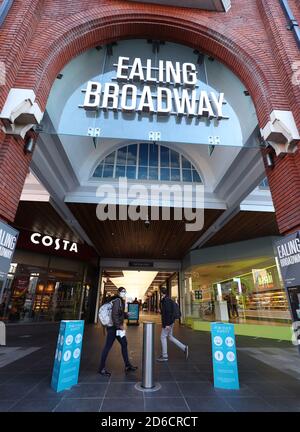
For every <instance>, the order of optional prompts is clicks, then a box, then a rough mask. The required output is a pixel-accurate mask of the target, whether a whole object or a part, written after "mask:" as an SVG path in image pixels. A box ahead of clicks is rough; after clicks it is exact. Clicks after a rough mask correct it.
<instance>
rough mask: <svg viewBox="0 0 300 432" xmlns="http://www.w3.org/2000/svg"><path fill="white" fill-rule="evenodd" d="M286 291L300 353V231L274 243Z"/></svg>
mask: <svg viewBox="0 0 300 432" xmlns="http://www.w3.org/2000/svg"><path fill="white" fill-rule="evenodd" d="M274 247H275V251H276V255H277V262H278V265H279V267H280V271H281V276H282V280H283V283H284V287H285V290H286V294H287V298H288V302H289V309H290V314H291V318H292V321H293V325H292V342H293V343H294V344H295V345H298V350H299V353H300V231H297V232H295V233H293V234H291V235H288V236H286V237H284V238H283V239H282V240H279V241H276V242H275V243H274Z"/></svg>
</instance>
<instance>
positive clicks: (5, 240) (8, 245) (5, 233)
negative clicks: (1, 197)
mask: <svg viewBox="0 0 300 432" xmlns="http://www.w3.org/2000/svg"><path fill="white" fill-rule="evenodd" d="M18 235H19V231H17V230H15V229H14V228H12V227H10V226H9V225H7V224H6V223H4V222H1V221H0V279H2V278H3V279H4V278H6V275H7V273H8V272H9V267H10V263H11V260H12V257H13V254H14V251H15V248H16V244H17V240H18Z"/></svg>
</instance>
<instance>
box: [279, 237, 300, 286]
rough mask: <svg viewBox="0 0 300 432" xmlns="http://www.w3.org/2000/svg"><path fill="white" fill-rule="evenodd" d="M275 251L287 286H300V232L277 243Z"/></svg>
mask: <svg viewBox="0 0 300 432" xmlns="http://www.w3.org/2000/svg"><path fill="white" fill-rule="evenodd" d="M275 250H276V255H277V258H278V262H279V266H280V270H281V275H282V278H283V280H284V283H285V285H286V286H295V285H300V231H298V232H296V233H294V234H291V235H289V236H287V237H284V238H283V239H282V240H279V241H277V242H276V243H275Z"/></svg>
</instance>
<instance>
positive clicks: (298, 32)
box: [280, 0, 300, 48]
mask: <svg viewBox="0 0 300 432" xmlns="http://www.w3.org/2000/svg"><path fill="white" fill-rule="evenodd" d="M280 4H281V6H282V9H283V10H284V13H285V15H286V16H287V18H288V20H289V25H288V29H289V30H292V31H293V32H294V35H295V39H296V42H297V44H298V47H299V48H300V27H299V23H298V21H297V20H296V18H295V17H294V15H293V12H292V10H291V8H290V5H289V2H288V0H280Z"/></svg>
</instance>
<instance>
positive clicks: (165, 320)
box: [160, 296, 175, 327]
mask: <svg viewBox="0 0 300 432" xmlns="http://www.w3.org/2000/svg"><path fill="white" fill-rule="evenodd" d="M160 312H161V323H162V326H163V327H166V326H170V325H172V324H174V321H175V319H174V303H173V300H172V299H170V297H168V296H166V297H164V298H163V299H162V300H161V302H160Z"/></svg>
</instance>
